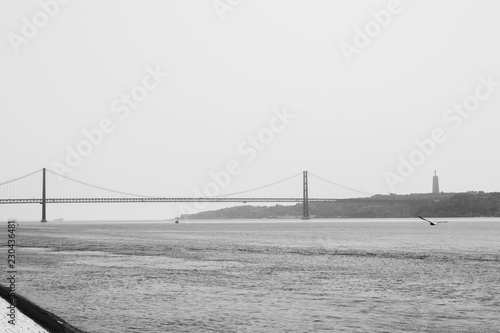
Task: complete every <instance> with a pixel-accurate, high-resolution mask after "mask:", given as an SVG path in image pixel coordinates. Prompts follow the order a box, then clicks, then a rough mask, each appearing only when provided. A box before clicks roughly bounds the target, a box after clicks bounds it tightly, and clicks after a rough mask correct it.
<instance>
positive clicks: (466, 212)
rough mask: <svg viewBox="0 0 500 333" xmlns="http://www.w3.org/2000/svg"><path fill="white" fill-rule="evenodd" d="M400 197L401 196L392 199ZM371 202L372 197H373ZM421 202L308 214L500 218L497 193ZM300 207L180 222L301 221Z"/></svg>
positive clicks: (204, 215)
mask: <svg viewBox="0 0 500 333" xmlns="http://www.w3.org/2000/svg"><path fill="white" fill-rule="evenodd" d="M395 197H403V196H395ZM372 198H373V197H372ZM436 198H437V199H435V200H432V201H428V202H421V201H413V202H412V200H411V197H409V198H408V200H394V201H391V202H386V201H385V202H384V201H381V202H374V201H373V200H370V201H363V200H362V199H361V200H360V201H359V202H310V203H309V212H310V215H311V217H315V218H397V217H416V216H418V215H425V216H435V217H479V216H482V217H500V192H493V193H484V192H466V193H456V194H443V196H442V198H443V199H439V196H437V197H436ZM301 216H302V204H301V203H298V204H295V205H288V206H285V205H275V206H251V205H245V206H236V207H230V208H223V209H218V210H213V211H206V212H200V213H197V214H184V215H182V219H264V218H300V217H301Z"/></svg>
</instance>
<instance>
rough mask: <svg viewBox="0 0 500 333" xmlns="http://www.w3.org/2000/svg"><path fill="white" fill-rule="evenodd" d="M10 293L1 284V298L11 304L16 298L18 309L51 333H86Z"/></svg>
mask: <svg viewBox="0 0 500 333" xmlns="http://www.w3.org/2000/svg"><path fill="white" fill-rule="evenodd" d="M9 291H10V290H9V289H8V288H6V287H5V286H3V285H1V284H0V296H1V297H2V298H3V299H5V300H6V301H7V302H9V303H10V302H11V300H12V297H14V299H15V302H16V308H17V309H18V310H19V311H21V312H22V313H23V314H24V315H26V316H27V317H29V318H31V320H33V321H34V322H35V323H37V324H38V325H40V326H42V327H43V328H45V329H46V330H47V331H49V332H51V333H86V332H85V331H82V330H80V329H78V328H76V327H73V326H71V325H70V324H68V323H67V322H65V321H64V320H63V319H61V318H59V317H58V316H56V315H55V314H53V313H50V312H49V311H47V310H44V309H42V308H41V307H39V306H38V305H36V304H35V303H33V302H31V301H29V300H27V299H26V298H24V297H22V296H19V295H17V294H14V295H13V296H10V294H9Z"/></svg>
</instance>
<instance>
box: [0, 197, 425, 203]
mask: <svg viewBox="0 0 500 333" xmlns="http://www.w3.org/2000/svg"><path fill="white" fill-rule="evenodd" d="M303 201H304V198H217V197H208V198H152V197H151V198H150V197H144V198H47V199H46V200H45V202H46V203H48V204H49V203H51V204H52V203H54V204H56V203H60V204H70V203H155V202H241V203H247V202H297V203H299V202H303ZM308 201H309V202H339V203H361V202H363V203H377V202H380V203H398V202H399V203H415V202H429V201H433V200H432V199H416V198H411V199H385V198H370V197H369V198H352V199H332V198H308ZM33 203H38V204H42V203H43V200H42V199H34V198H33V199H0V204H33Z"/></svg>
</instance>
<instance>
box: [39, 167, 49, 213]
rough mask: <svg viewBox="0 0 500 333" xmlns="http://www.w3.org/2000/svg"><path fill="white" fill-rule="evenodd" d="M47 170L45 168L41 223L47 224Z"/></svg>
mask: <svg viewBox="0 0 500 333" xmlns="http://www.w3.org/2000/svg"><path fill="white" fill-rule="evenodd" d="M45 176H46V174H45V168H43V180H42V220H41V221H40V222H47V197H46V183H45Z"/></svg>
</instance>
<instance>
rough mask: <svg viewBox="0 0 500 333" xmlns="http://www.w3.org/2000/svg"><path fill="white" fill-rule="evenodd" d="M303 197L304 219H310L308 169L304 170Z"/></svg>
mask: <svg viewBox="0 0 500 333" xmlns="http://www.w3.org/2000/svg"><path fill="white" fill-rule="evenodd" d="M303 185H304V187H303V199H302V209H303V213H302V219H303V220H308V219H310V217H309V184H308V182H307V171H304V172H303Z"/></svg>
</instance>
